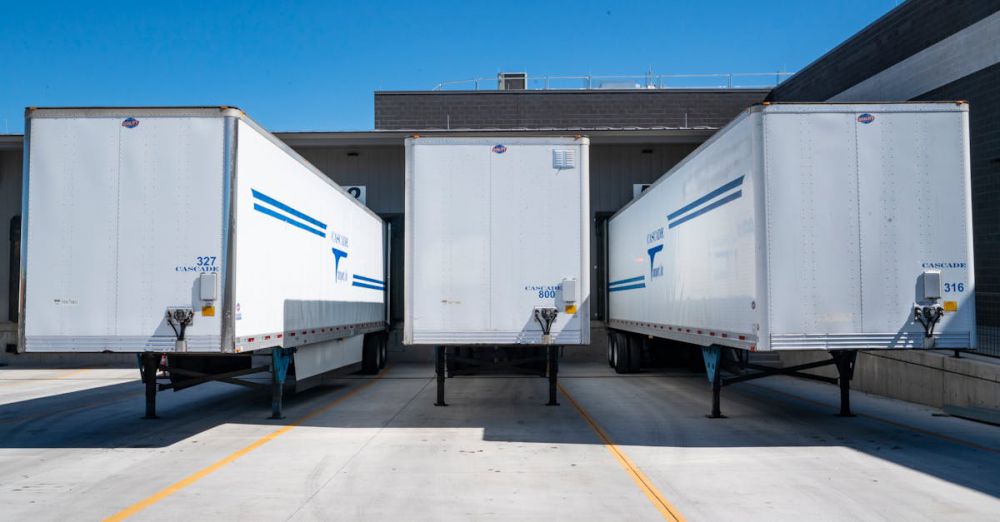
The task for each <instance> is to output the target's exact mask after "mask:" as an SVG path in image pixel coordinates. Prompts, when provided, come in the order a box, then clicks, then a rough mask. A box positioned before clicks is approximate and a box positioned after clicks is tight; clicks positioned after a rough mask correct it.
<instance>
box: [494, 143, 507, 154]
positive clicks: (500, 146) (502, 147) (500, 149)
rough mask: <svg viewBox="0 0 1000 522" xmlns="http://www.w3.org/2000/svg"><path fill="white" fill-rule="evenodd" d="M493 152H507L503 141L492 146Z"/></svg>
mask: <svg viewBox="0 0 1000 522" xmlns="http://www.w3.org/2000/svg"><path fill="white" fill-rule="evenodd" d="M493 152H496V153H497V154H503V153H504V152H507V146H506V145H504V144H503V143H497V144H496V145H494V146H493Z"/></svg>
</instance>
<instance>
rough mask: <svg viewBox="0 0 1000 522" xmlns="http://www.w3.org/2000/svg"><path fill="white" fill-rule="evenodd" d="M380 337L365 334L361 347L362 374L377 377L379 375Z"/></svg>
mask: <svg viewBox="0 0 1000 522" xmlns="http://www.w3.org/2000/svg"><path fill="white" fill-rule="evenodd" d="M378 353H379V350H378V335H377V334H365V339H364V341H363V342H362V345H361V373H363V374H365V375H375V374H376V373H378Z"/></svg>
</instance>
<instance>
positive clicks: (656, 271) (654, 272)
mask: <svg viewBox="0 0 1000 522" xmlns="http://www.w3.org/2000/svg"><path fill="white" fill-rule="evenodd" d="M662 250H663V245H656V246H654V247H652V248H649V249H647V250H646V253H647V254H649V278H650V279H652V278H654V277H662V276H663V265H660V266H656V267H654V266H653V263H655V262H656V254H659V253H660V251H662Z"/></svg>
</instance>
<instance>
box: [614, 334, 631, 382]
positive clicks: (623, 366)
mask: <svg viewBox="0 0 1000 522" xmlns="http://www.w3.org/2000/svg"><path fill="white" fill-rule="evenodd" d="M628 356H629V350H628V337H627V336H626V335H625V334H623V333H618V332H615V373H628V369H629V358H628Z"/></svg>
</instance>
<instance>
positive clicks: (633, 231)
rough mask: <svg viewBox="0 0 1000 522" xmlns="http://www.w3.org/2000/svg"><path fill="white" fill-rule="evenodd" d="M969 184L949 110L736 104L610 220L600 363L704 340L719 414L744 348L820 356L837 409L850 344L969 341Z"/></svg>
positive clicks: (964, 115) (956, 121)
mask: <svg viewBox="0 0 1000 522" xmlns="http://www.w3.org/2000/svg"><path fill="white" fill-rule="evenodd" d="M969 179H970V169H969V131H968V106H967V105H966V104H965V103H962V102H957V103H951V102H949V103H898V104H764V105H759V106H754V107H752V108H750V109H748V110H747V111H745V112H743V113H742V114H741V115H740V116H738V117H737V118H736V119H735V120H734V121H733V122H732V123H730V124H729V125H728V126H726V127H725V128H724V129H722V130H720V131H719V132H718V133H716V134H715V135H714V136H713V137H712V138H711V139H710V140H708V141H707V142H706V143H704V144H703V145H702V146H701V147H699V148H698V149H697V150H695V151H694V152H693V153H691V155H690V156H688V157H687V158H686V159H684V160H683V161H682V162H681V163H680V164H678V165H677V166H676V167H674V168H673V169H671V170H670V171H669V172H667V173H666V174H665V175H664V176H663V177H662V178H660V179H659V180H658V181H657V182H656V183H655V184H654V185H653V186H651V187H650V188H649V189H648V190H646V191H645V192H644V193H643V194H642V195H641V196H639V197H638V198H637V199H635V200H633V201H632V202H631V203H630V204H628V205H626V206H625V207H624V208H623V209H621V210H620V211H619V212H618V213H617V214H615V215H614V216H613V217H612V219H611V220H610V221H609V223H608V253H609V254H608V255H609V275H608V281H609V284H608V288H607V292H608V298H609V321H608V324H609V326H610V327H611V328H612V330H611V335H610V343H609V346H610V351H609V362H610V363H611V364H612V365H613V366H615V367H616V369H617V370H618V371H620V372H628V371H635V370H637V369H638V362H639V358H640V357H641V350H642V346H643V344H644V343H645V340H647V339H649V338H650V337H653V338H664V339H671V340H675V341H683V342H687V343H693V344H696V345H701V346H704V347H706V348H705V349H704V351H703V353H704V355H705V361H706V366H707V368H708V370H709V378H710V380H712V383H713V388H714V392H715V393H714V394H713V395H714V398H715V400H714V401H713V402H714V404H713V414H714V415H718V414H719V411H718V410H719V408H718V392H719V388H720V387H721V386H722V385H725V384H730V383H733V382H738V381H742V380H748V379H750V378H755V377H759V376H763V375H766V374H768V373H770V372H771V370H770V369H769V368H767V367H754V366H755V365H752V364H749V363H748V361H747V359H748V358H747V357H746V353H747V351H785V350H825V351H829V352H830V354H831V355H832V356H833V357H832V360H831V361H829V362H825V363H826V364H834V365H836V366H837V368H838V370H839V371H840V379H839V381H840V384H841V389H842V394H841V395H842V410H843V411H842V413H845V414H847V413H849V402H848V400H849V399H848V392H849V389H848V385H849V381H850V377H851V374H852V372H853V364H854V359H855V355H856V352H857V350H888V349H913V348H939V349H941V348H948V349H962V348H971V347H974V346H975V343H976V336H975V331H976V328H975V326H976V325H975V316H976V314H975V302H974V289H975V282H974V277H973V273H974V271H973V258H972V216H971V204H970V201H971V199H970V188H969V187H970V181H969ZM722 347H727V348H735V349H737V351H736V352H735V353H736V355H737V356H738V360H739V362H742V363H743V366H744V367H749V368H750V369H753V370H758V371H759V372H760V373H756V374H744V375H739V376H737V377H733V378H729V379H722V378H721V376H720V375H719V373H718V372H719V368H720V364H719V363H720V358H721V356H722V353H723V351H724V350H722V349H721V348H722ZM815 366H818V364H812V365H804V366H801V367H795V368H786V369H783V370H782V373H786V374H793V375H799V376H803V377H812V376H811V375H809V374H802V373H801V371H802V370H804V369H806V368H811V367H815Z"/></svg>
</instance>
